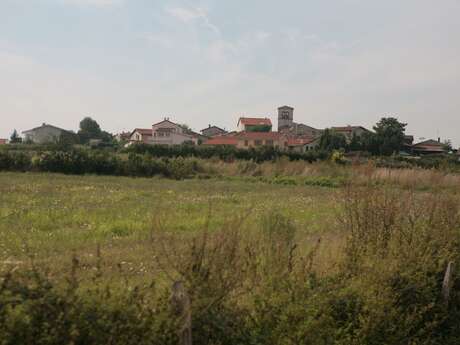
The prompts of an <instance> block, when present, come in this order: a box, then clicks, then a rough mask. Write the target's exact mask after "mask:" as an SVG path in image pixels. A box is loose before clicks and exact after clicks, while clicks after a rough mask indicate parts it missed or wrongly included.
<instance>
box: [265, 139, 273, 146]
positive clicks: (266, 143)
mask: <svg viewBox="0 0 460 345" xmlns="http://www.w3.org/2000/svg"><path fill="white" fill-rule="evenodd" d="M265 145H268V146H273V140H265Z"/></svg>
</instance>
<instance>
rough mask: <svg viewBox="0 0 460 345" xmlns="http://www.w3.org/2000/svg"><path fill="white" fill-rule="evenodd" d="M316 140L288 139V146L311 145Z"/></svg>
mask: <svg viewBox="0 0 460 345" xmlns="http://www.w3.org/2000/svg"><path fill="white" fill-rule="evenodd" d="M317 139H318V138H289V139H288V146H302V145H306V144H311V143H312V142H314V141H315V140H317Z"/></svg>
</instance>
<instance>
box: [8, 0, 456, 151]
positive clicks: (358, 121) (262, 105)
mask: <svg viewBox="0 0 460 345" xmlns="http://www.w3.org/2000/svg"><path fill="white" fill-rule="evenodd" d="M459 13H460V1H458V0H440V1H435V0H385V1H380V0H285V1H279V0H231V1H230V0H197V1H182V0H0V120H1V121H0V137H9V136H10V134H11V132H12V131H13V129H17V130H18V131H20V132H21V131H24V130H27V129H30V128H33V127H36V126H39V125H41V124H42V123H49V124H53V125H56V126H58V127H62V128H65V129H71V130H75V131H76V130H77V129H78V124H79V121H80V120H81V119H82V118H83V117H85V116H91V117H92V118H94V119H95V120H97V121H98V122H99V124H100V125H101V127H102V128H103V129H104V130H107V131H110V132H113V133H116V132H119V131H130V130H132V129H134V128H149V127H150V126H151V125H152V124H153V123H156V122H159V121H160V120H162V119H163V118H164V117H169V118H170V119H171V120H173V121H175V122H178V123H186V124H188V125H190V126H191V127H192V128H194V129H195V130H200V129H202V128H204V127H207V125H208V124H215V125H218V126H220V127H225V128H227V129H235V127H236V123H237V121H238V117H239V116H263V117H270V118H271V119H272V121H273V122H274V124H275V125H276V118H277V108H278V107H279V106H282V105H290V106H292V107H294V108H295V112H294V120H295V121H296V122H301V123H305V124H308V125H310V126H313V127H317V128H326V127H330V126H344V125H362V126H365V127H368V128H372V126H373V125H374V124H375V123H376V122H377V121H378V120H379V119H380V118H381V117H388V116H393V117H397V118H398V119H399V120H400V121H402V122H405V123H408V126H407V133H408V134H412V135H414V136H415V138H416V140H419V139H421V138H427V139H428V138H435V139H436V138H438V137H440V138H441V139H442V140H446V139H451V140H452V141H453V143H454V145H455V146H460V58H459V57H460V20H458V17H459Z"/></svg>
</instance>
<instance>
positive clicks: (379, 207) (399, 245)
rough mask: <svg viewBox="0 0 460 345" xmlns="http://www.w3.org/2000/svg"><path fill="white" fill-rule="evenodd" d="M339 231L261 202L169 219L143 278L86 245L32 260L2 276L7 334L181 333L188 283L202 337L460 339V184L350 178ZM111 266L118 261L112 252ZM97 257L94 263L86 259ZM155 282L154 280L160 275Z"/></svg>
mask: <svg viewBox="0 0 460 345" xmlns="http://www.w3.org/2000/svg"><path fill="white" fill-rule="evenodd" d="M338 202H339V203H340V212H339V214H338V215H337V219H336V223H335V224H336V225H335V227H334V228H333V229H331V232H330V234H329V235H328V236H324V237H323V238H321V237H319V236H318V235H315V236H305V234H304V233H302V232H300V231H298V230H299V229H298V227H297V226H296V225H295V223H293V222H292V221H291V220H290V219H288V218H286V217H285V216H283V215H281V214H278V213H277V212H270V213H268V214H266V215H265V216H264V217H262V218H261V219H259V220H258V222H257V224H258V226H254V225H253V224H254V222H250V221H249V220H250V219H251V216H252V213H251V212H250V211H248V212H247V213H246V214H243V215H242V216H241V217H236V218H235V219H233V220H229V221H228V222H226V223H225V225H224V226H222V227H221V228H220V229H217V230H216V229H212V230H211V228H210V226H209V221H210V219H211V218H212V211H210V212H209V215H208V216H207V217H205V221H204V223H203V226H202V228H203V230H202V231H201V232H198V233H196V232H195V233H180V232H177V231H170V229H168V226H167V222H165V219H163V218H162V217H159V218H157V219H156V221H155V222H154V223H153V226H152V232H151V237H150V240H149V241H148V242H146V243H145V246H147V247H149V248H150V250H151V258H152V261H153V262H154V263H155V267H156V268H155V270H153V271H152V273H150V274H151V275H147V276H146V277H144V279H143V280H142V281H141V282H139V281H137V280H135V279H133V277H132V276H131V275H128V274H127V273H126V272H124V271H122V270H120V273H119V277H118V278H117V279H116V280H115V281H114V277H113V276H110V278H109V279H108V280H106V279H104V274H105V272H104V268H103V265H101V264H100V262H101V261H100V260H104V257H103V255H102V257H101V256H100V255H97V256H96V258H95V261H94V262H93V263H92V264H89V263H86V267H85V268H86V271H87V272H88V269H89V272H94V274H89V275H88V274H83V273H82V263H81V262H80V260H79V259H78V257H75V258H74V260H73V264H72V266H71V267H70V269H69V273H68V277H67V279H65V280H63V279H62V277H53V276H50V275H49V274H47V272H46V270H45V269H43V268H42V267H40V266H39V265H37V264H36V263H34V261H33V260H32V261H31V263H32V264H31V267H30V269H29V270H24V269H21V270H20V269H9V270H7V271H6V272H4V273H2V276H1V281H0V306H1V308H0V334H1V335H2V336H1V339H2V340H1V341H2V344H14V343H18V342H19V343H21V344H62V343H72V344H142V343H146V344H147V343H149V344H176V343H177V332H178V329H180V325H179V324H178V323H180V321H181V320H180V319H177V317H176V316H175V315H174V313H173V312H172V309H171V301H170V299H169V295H170V286H171V285H172V284H173V283H175V282H178V281H181V282H183V283H184V286H185V287H186V290H187V293H188V295H189V296H190V300H191V315H192V333H193V340H194V344H280V345H294V344H295V345H298V344H343V345H345V344H347V345H349V344H424V345H425V344H458V342H459V336H458V334H459V333H458V332H459V330H460V321H459V320H460V318H459V317H460V295H459V294H458V288H459V287H460V279H459V278H458V277H459V276H458V274H456V275H454V282H453V289H452V293H451V295H450V300H449V303H448V304H446V303H445V301H444V300H443V296H442V293H441V286H442V280H443V275H444V272H445V269H446V267H447V264H448V262H454V263H458V262H459V259H460V246H459V244H460V214H459V211H460V210H459V205H460V203H459V200H458V196H456V195H454V194H447V193H444V194H439V193H438V194H432V193H417V192H416V191H415V190H414V189H410V188H407V189H405V190H401V189H395V188H392V187H391V186H386V185H379V184H375V183H373V181H372V178H371V179H368V180H367V181H366V183H363V184H361V185H359V186H356V185H349V186H347V188H345V189H344V191H343V193H342V194H341V196H340V199H339V200H338ZM112 264H113V263H112ZM88 265H89V266H88ZM152 282H153V284H152Z"/></svg>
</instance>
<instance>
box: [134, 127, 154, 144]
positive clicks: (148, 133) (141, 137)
mask: <svg viewBox="0 0 460 345" xmlns="http://www.w3.org/2000/svg"><path fill="white" fill-rule="evenodd" d="M129 141H130V142H131V143H144V144H150V142H151V141H152V130H151V129H150V128H136V129H135V130H134V131H132V132H131V134H130V136H129Z"/></svg>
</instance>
